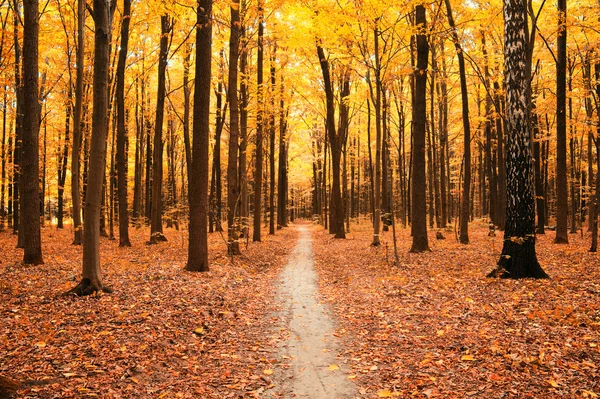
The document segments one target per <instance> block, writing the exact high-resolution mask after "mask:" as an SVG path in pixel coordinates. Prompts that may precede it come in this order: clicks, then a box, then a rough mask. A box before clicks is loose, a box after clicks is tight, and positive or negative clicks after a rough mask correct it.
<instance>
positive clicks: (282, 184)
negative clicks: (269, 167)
mask: <svg viewBox="0 0 600 399" xmlns="http://www.w3.org/2000/svg"><path fill="white" fill-rule="evenodd" d="M280 94H281V98H280V99H279V164H278V168H277V176H278V178H277V228H278V229H280V228H282V227H287V224H288V223H287V139H286V129H287V120H286V119H287V115H286V111H285V99H284V95H285V90H284V84H283V74H282V75H281V93H280Z"/></svg>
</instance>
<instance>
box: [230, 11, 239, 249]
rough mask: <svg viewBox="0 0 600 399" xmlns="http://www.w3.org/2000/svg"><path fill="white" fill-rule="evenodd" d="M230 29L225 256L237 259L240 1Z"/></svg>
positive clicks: (232, 13) (234, 12)
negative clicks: (232, 256) (228, 255)
mask: <svg viewBox="0 0 600 399" xmlns="http://www.w3.org/2000/svg"><path fill="white" fill-rule="evenodd" d="M230 11H231V25H230V36H229V79H228V85H229V86H228V89H227V97H228V99H229V107H230V110H229V148H228V149H229V154H228V158H227V232H228V234H227V252H228V253H229V254H230V255H240V254H241V251H240V243H239V241H238V235H239V228H238V227H239V226H238V223H237V219H238V217H239V211H240V209H239V205H238V204H239V200H240V198H239V197H240V183H239V181H238V172H239V169H238V151H239V143H238V141H239V134H240V128H239V123H240V122H239V121H240V114H239V102H238V93H237V91H238V61H239V55H240V0H233V2H232V3H231V7H230Z"/></svg>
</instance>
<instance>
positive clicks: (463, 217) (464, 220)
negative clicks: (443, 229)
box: [445, 0, 471, 244]
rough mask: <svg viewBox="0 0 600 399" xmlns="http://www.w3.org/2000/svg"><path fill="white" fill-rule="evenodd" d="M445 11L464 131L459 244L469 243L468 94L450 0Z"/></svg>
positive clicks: (469, 132) (462, 56)
mask: <svg viewBox="0 0 600 399" xmlns="http://www.w3.org/2000/svg"><path fill="white" fill-rule="evenodd" d="M445 3H446V13H447V14H448V23H449V25H450V28H451V29H452V40H453V41H454V47H455V48H456V55H457V57H458V69H459V75H460V93H461V100H462V121H463V131H464V139H463V140H464V143H463V144H464V147H463V148H464V149H463V161H464V174H463V177H464V179H463V192H462V197H461V211H460V242H461V244H468V243H469V209H470V193H471V125H470V122H469V94H468V91H467V76H466V72H465V57H464V53H463V50H462V47H461V45H460V41H459V38H458V33H457V32H456V26H455V25H454V18H453V17H452V8H451V6H450V0H445Z"/></svg>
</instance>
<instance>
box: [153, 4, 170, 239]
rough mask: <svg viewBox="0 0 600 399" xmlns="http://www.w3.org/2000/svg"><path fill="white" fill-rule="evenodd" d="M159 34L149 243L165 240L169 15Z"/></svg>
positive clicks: (162, 20)
mask: <svg viewBox="0 0 600 399" xmlns="http://www.w3.org/2000/svg"><path fill="white" fill-rule="evenodd" d="M160 25H161V36H160V54H159V58H158V90H157V94H156V122H155V124H154V156H153V158H154V162H153V164H152V212H151V215H152V217H151V220H150V244H157V243H159V242H161V241H167V238H166V237H165V236H164V234H163V226H162V210H163V207H162V181H163V147H164V143H163V138H162V132H163V120H164V113H165V95H166V90H165V85H166V71H167V57H168V55H169V44H170V43H169V36H170V35H169V34H172V32H173V22H172V20H171V17H170V16H169V15H162V16H161V17H160Z"/></svg>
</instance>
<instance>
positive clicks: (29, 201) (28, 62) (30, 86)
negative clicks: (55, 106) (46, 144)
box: [21, 0, 44, 265]
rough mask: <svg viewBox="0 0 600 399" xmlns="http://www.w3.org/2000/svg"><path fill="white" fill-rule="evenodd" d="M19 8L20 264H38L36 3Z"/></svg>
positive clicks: (28, 0)
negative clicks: (20, 31)
mask: <svg viewBox="0 0 600 399" xmlns="http://www.w3.org/2000/svg"><path fill="white" fill-rule="evenodd" d="M23 5H24V13H23V14H24V28H23V100H24V104H23V113H24V118H23V163H22V167H23V170H22V174H21V181H22V189H23V197H22V208H21V209H22V211H23V212H22V216H23V217H22V221H21V222H22V228H23V239H24V248H25V252H24V255H23V263H24V264H33V265H40V264H42V263H44V259H43V258H42V242H41V235H40V213H39V205H40V194H39V190H40V187H39V184H40V183H39V173H40V172H39V162H40V161H39V159H40V158H39V129H40V120H39V115H40V111H39V107H40V104H39V102H38V32H39V22H38V15H39V11H38V0H24V2H23Z"/></svg>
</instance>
